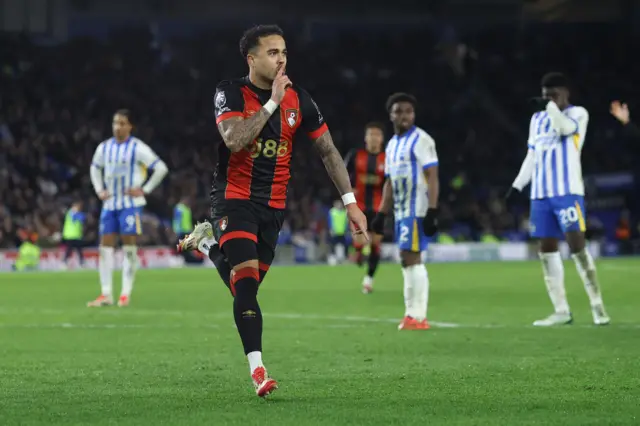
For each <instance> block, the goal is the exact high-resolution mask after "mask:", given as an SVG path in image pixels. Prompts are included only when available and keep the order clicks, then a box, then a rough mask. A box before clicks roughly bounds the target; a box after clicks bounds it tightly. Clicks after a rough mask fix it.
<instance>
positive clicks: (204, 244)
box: [198, 237, 218, 256]
mask: <svg viewBox="0 0 640 426" xmlns="http://www.w3.org/2000/svg"><path fill="white" fill-rule="evenodd" d="M216 244H218V242H217V241H216V239H215V238H213V237H211V238H209V237H204V238H203V239H202V240H200V242H199V243H198V251H199V252H200V253H202V254H206V255H207V256H209V249H210V248H211V247H212V246H215V245H216Z"/></svg>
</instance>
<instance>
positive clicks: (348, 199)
mask: <svg viewBox="0 0 640 426" xmlns="http://www.w3.org/2000/svg"><path fill="white" fill-rule="evenodd" d="M342 202H343V203H344V205H345V206H347V205H349V204H353V203H355V202H356V196H355V195H353V192H347V193H346V194H344V195H343V196H342Z"/></svg>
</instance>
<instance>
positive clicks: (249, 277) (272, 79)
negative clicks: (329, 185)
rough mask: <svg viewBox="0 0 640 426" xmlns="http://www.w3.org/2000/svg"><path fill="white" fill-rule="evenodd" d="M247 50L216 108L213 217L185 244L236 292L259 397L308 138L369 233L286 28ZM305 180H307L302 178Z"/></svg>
mask: <svg viewBox="0 0 640 426" xmlns="http://www.w3.org/2000/svg"><path fill="white" fill-rule="evenodd" d="M240 51H241V53H242V56H243V58H244V59H245V60H246V61H247V65H248V66H249V75H248V76H247V77H245V78H241V79H237V80H230V81H223V82H222V83H220V84H219V85H218V86H217V88H216V93H215V96H214V107H215V116H216V123H217V125H218V130H219V131H220V134H221V135H222V139H223V140H224V144H221V145H220V148H219V160H218V166H217V168H216V173H215V178H214V187H213V191H212V194H211V195H212V201H213V208H212V221H211V223H208V222H207V223H205V224H199V225H198V226H196V229H194V231H193V232H192V233H191V234H190V235H189V236H188V237H187V238H185V239H184V240H183V241H181V243H180V247H182V248H183V249H193V248H194V247H197V248H198V249H199V250H200V251H203V252H204V253H207V254H208V255H209V257H210V258H211V260H212V261H213V262H214V263H215V265H216V267H217V269H218V273H219V274H220V276H221V277H222V279H223V281H225V284H227V285H228V286H229V288H230V290H231V293H232V294H233V296H234V303H233V312H234V317H235V321H236V326H237V328H238V332H239V333H240V338H241V340H242V344H243V346H244V351H245V354H246V355H247V359H248V361H249V368H250V370H251V376H252V379H253V382H254V385H255V388H256V393H257V394H258V396H261V397H262V396H265V395H267V394H269V393H271V392H272V391H273V390H274V389H276V388H277V384H276V382H275V380H273V379H271V378H270V377H269V376H268V375H267V372H266V370H265V368H264V365H263V363H262V314H261V312H260V306H259V305H258V300H257V293H258V285H259V283H261V282H262V280H263V279H264V277H265V274H266V273H267V271H268V269H269V266H270V265H271V262H272V261H273V258H274V255H275V248H276V243H277V240H278V234H279V232H280V228H281V226H282V221H283V219H284V208H285V203H286V199H287V186H288V184H289V180H290V179H291V173H290V164H291V153H292V151H293V150H294V149H296V146H297V145H299V144H305V143H309V142H307V141H305V140H304V139H303V140H298V139H296V136H297V135H298V134H299V133H301V132H304V133H306V134H307V136H308V137H309V139H311V141H312V142H311V143H312V144H313V145H314V146H315V148H317V150H318V152H319V154H320V156H321V158H322V161H323V162H324V165H325V167H326V169H327V171H328V173H329V176H330V177H331V179H332V180H333V182H334V183H335V185H336V187H337V189H338V191H339V192H340V194H341V195H342V199H343V201H344V203H345V205H346V209H347V215H348V217H349V222H350V226H351V229H352V232H353V233H354V234H359V233H364V234H365V235H366V230H367V220H366V217H365V215H364V213H362V211H361V210H360V209H359V208H358V206H357V203H356V200H355V196H354V195H353V191H352V189H351V183H350V181H349V174H348V172H347V169H346V167H345V165H344V162H343V160H342V157H341V156H340V153H339V152H338V150H337V149H336V147H335V146H334V144H333V140H332V138H331V134H330V133H329V129H328V128H327V125H326V124H325V122H324V119H323V117H322V114H321V113H320V110H319V109H318V107H317V105H316V104H315V102H314V101H313V100H312V99H311V96H309V94H308V93H307V92H305V91H304V90H303V89H301V88H300V87H299V86H298V85H295V84H293V83H292V82H291V80H290V79H289V76H288V75H286V66H287V47H286V44H285V40H284V37H283V33H282V30H281V29H280V28H279V27H277V26H275V25H261V26H257V27H253V28H251V29H249V30H247V31H246V32H245V34H244V35H243V37H242V39H241V40H240ZM299 178H302V179H304V178H306V176H300V177H299Z"/></svg>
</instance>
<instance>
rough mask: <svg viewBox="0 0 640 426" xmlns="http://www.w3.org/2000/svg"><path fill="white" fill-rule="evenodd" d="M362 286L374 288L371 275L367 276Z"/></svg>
mask: <svg viewBox="0 0 640 426" xmlns="http://www.w3.org/2000/svg"><path fill="white" fill-rule="evenodd" d="M362 285H363V286H367V287H373V277H370V276H369V275H365V276H364V278H363V279H362Z"/></svg>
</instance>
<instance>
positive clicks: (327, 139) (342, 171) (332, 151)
mask: <svg viewBox="0 0 640 426" xmlns="http://www.w3.org/2000/svg"><path fill="white" fill-rule="evenodd" d="M315 147H316V150H317V151H318V153H319V154H320V158H322V162H323V163H324V167H325V168H326V169H327V173H329V177H330V178H331V180H332V181H333V184H334V185H335V186H336V188H337V189H338V192H340V195H344V194H346V193H349V192H352V191H353V189H352V188H351V179H350V178H349V172H347V167H346V166H345V164H344V161H343V160H342V156H341V155H340V153H339V152H338V150H337V149H336V146H335V145H334V144H333V138H332V137H331V133H330V132H329V130H327V131H325V132H324V133H323V134H322V135H321V136H320V137H318V139H316V140H315Z"/></svg>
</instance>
